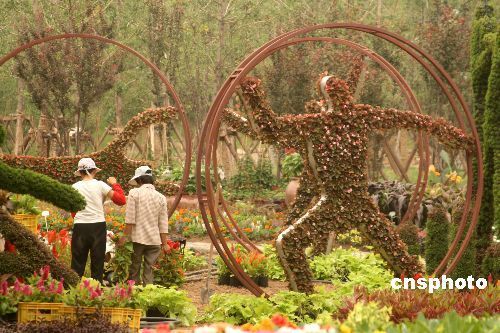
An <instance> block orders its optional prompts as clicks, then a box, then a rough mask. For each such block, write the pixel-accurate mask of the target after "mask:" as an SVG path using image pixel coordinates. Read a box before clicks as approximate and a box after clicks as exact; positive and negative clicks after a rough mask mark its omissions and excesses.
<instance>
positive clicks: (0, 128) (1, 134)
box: [0, 125, 5, 146]
mask: <svg viewBox="0 0 500 333" xmlns="http://www.w3.org/2000/svg"><path fill="white" fill-rule="evenodd" d="M4 141H5V129H4V128H3V126H2V125H0V146H1V145H3V143H4Z"/></svg>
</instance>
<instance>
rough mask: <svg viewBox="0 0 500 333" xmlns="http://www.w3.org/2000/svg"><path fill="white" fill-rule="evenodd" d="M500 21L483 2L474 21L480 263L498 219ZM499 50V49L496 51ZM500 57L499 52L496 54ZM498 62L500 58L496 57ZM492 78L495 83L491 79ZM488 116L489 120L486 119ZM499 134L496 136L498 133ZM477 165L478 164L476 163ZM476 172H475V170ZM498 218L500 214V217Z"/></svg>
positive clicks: (472, 58)
mask: <svg viewBox="0 0 500 333" xmlns="http://www.w3.org/2000/svg"><path fill="white" fill-rule="evenodd" d="M497 27H498V23H497V21H496V18H495V13H494V9H493V7H491V6H490V5H488V4H486V3H485V4H484V5H480V6H479V7H478V9H477V11H476V15H475V20H474V21H473V23H472V40H471V72H472V87H473V92H474V117H475V121H476V126H477V129H478V132H479V137H480V140H481V142H482V144H483V163H484V178H483V180H484V190H483V197H482V201H481V211H480V215H479V221H478V224H477V229H476V230H477V244H476V249H477V260H476V261H477V263H478V264H479V265H480V264H481V260H482V257H483V254H484V252H485V251H486V249H487V248H488V246H489V245H490V243H491V240H492V225H493V223H494V221H495V207H494V192H493V187H494V183H493V180H494V177H495V150H494V148H493V147H495V146H496V147H497V149H496V151H497V154H498V142H497V141H498V135H499V134H498V133H499V132H498V125H499V121H498V119H499V118H498V115H497V114H498V106H499V104H498V103H499V101H498V97H499V93H498V90H499V89H498V75H499V74H498V71H499V69H498V66H499V65H498V64H497V65H496V67H497V68H496V73H495V69H494V68H493V57H494V49H495V48H496V47H498V46H497V43H498V42H493V43H492V41H495V39H497V38H496V36H494V35H495V34H494V33H495V30H497ZM497 53H498V52H497ZM497 58H498V55H497ZM497 63H498V59H497ZM491 81H493V82H491ZM492 84H495V85H492ZM487 119H488V120H487ZM495 135H496V136H495ZM474 166H475V168H477V167H476V164H475V165H474ZM474 174H476V173H474ZM497 219H498V217H497Z"/></svg>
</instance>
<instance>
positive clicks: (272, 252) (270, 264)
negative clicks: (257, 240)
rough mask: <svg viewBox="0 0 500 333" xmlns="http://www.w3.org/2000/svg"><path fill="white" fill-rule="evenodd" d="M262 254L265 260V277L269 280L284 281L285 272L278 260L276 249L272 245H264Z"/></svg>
mask: <svg viewBox="0 0 500 333" xmlns="http://www.w3.org/2000/svg"><path fill="white" fill-rule="evenodd" d="M263 252H264V255H265V256H266V258H267V277H268V278H269V279H271V280H280V281H285V279H286V275H285V271H284V270H283V267H282V266H281V264H280V262H279V260H278V255H277V254H276V248H275V247H274V246H272V245H269V244H266V245H264V251H263Z"/></svg>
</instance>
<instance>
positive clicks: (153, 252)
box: [129, 242, 161, 285]
mask: <svg viewBox="0 0 500 333" xmlns="http://www.w3.org/2000/svg"><path fill="white" fill-rule="evenodd" d="M132 244H133V246H134V253H132V264H131V265H130V270H129V275H130V276H129V280H134V281H135V282H136V283H137V284H140V283H141V279H140V277H139V272H140V270H141V264H142V257H144V265H142V283H143V284H144V285H147V284H152V283H153V280H154V277H153V265H154V264H155V262H156V260H157V259H158V257H159V256H160V253H161V246H160V245H144V244H140V243H135V242H134V243H132Z"/></svg>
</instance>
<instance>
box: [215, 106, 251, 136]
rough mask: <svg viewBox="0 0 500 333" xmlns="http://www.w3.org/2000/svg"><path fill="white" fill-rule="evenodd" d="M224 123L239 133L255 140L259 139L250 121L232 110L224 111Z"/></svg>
mask: <svg viewBox="0 0 500 333" xmlns="http://www.w3.org/2000/svg"><path fill="white" fill-rule="evenodd" d="M222 121H223V122H224V123H226V124H227V125H229V127H231V128H233V129H235V130H236V131H238V132H241V133H244V134H246V135H248V136H249V137H251V138H253V139H258V135H257V133H256V132H255V131H254V130H253V129H252V125H251V124H250V121H249V120H248V119H247V118H245V117H243V116H242V115H240V114H239V113H238V112H236V111H234V110H232V109H228V108H226V109H224V113H223V114H222Z"/></svg>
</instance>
